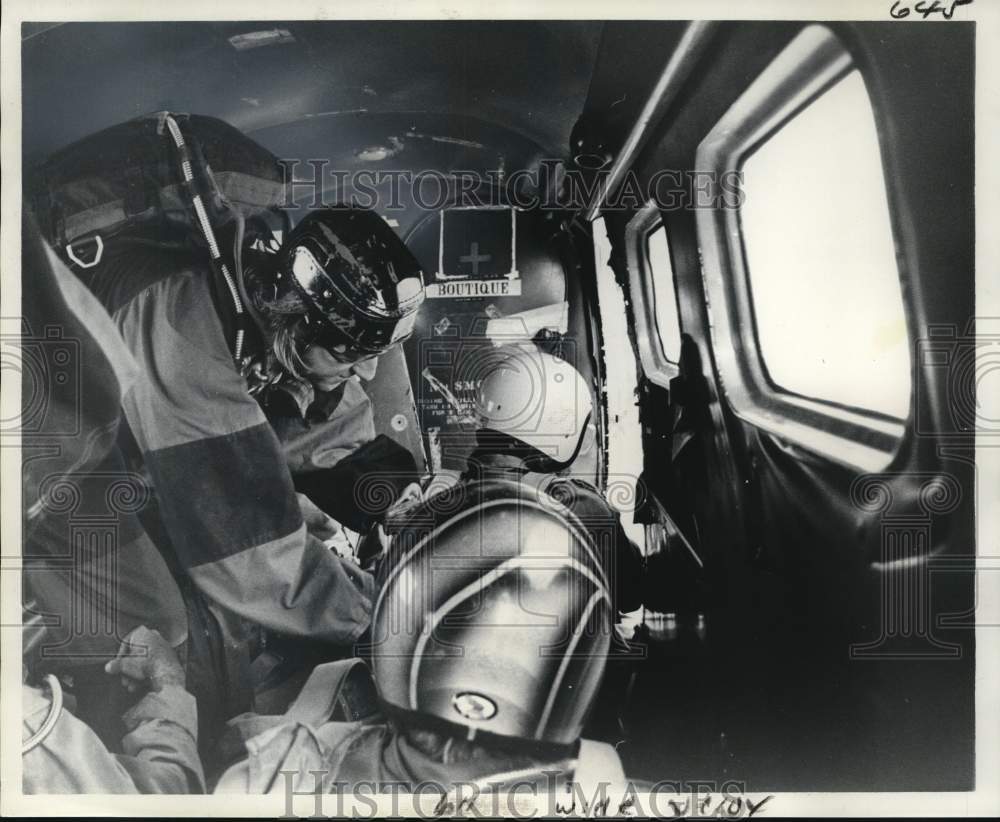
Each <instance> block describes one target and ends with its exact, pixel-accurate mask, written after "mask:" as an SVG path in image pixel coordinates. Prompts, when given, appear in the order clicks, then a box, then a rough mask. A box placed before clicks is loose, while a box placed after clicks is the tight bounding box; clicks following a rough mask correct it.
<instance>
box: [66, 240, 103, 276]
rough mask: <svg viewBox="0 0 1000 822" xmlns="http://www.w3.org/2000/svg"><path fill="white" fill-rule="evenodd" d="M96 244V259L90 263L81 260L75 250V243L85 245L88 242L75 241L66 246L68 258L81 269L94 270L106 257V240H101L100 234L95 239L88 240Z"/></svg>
mask: <svg viewBox="0 0 1000 822" xmlns="http://www.w3.org/2000/svg"><path fill="white" fill-rule="evenodd" d="M88 239H90V240H93V242H94V257H93V259H92V260H90V261H89V262H86V261H85V260H81V259H80V258H79V257H78V256H77V253H76V250H75V249H74V248H73V245H74V244H75V243H80V244H81V245H82V243H85V242H86V240H74V241H73V242H72V243H67V244H66V256H67V257H69V258H70V259H71V260H72V261H73V262H74V263H76V264H77V265H78V266H80V268H93V267H94V266H95V265H98V264H99V263H100V262H101V258H102V257H103V256H104V240H102V239H101V235H100V234H95V235H94V236H93V237H90V238H88Z"/></svg>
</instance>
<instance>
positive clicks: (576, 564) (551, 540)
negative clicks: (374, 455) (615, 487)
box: [371, 479, 613, 748]
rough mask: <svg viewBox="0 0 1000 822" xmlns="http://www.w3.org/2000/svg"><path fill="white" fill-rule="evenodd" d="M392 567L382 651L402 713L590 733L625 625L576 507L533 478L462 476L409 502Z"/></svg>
mask: <svg viewBox="0 0 1000 822" xmlns="http://www.w3.org/2000/svg"><path fill="white" fill-rule="evenodd" d="M382 569H383V571H382V575H383V577H384V581H383V585H382V587H381V591H380V594H379V597H378V601H377V602H376V605H375V610H374V614H373V617H372V646H371V649H372V654H371V656H372V664H373V668H374V673H375V681H376V684H377V687H378V691H379V697H380V701H381V703H382V706H383V709H384V710H385V711H386V712H387V713H388V714H389V715H390V716H395V717H397V718H398V719H400V720H402V721H403V722H404V723H407V724H414V725H418V726H419V725H421V724H423V725H425V726H426V725H430V726H432V727H433V726H443V727H442V728H441V730H444V731H447V732H450V733H451V734H453V735H460V736H462V737H464V738H466V739H469V740H473V739H478V740H480V741H481V742H483V743H486V742H488V741H489V739H490V738H497V740H498V741H502V742H505V743H507V744H510V743H512V742H513V743H515V744H517V743H527V744H529V745H531V746H533V747H543V748H562V747H566V746H572V745H573V744H575V743H576V742H577V741H578V740H579V738H580V734H581V732H582V730H583V726H584V722H585V720H586V718H587V714H588V713H589V711H590V709H591V707H592V705H593V702H594V700H595V697H596V695H597V691H598V687H599V685H600V682H601V679H602V676H603V673H604V668H605V663H606V660H607V654H608V650H609V646H610V641H611V633H612V630H613V625H612V612H611V598H610V595H609V593H608V583H607V578H606V576H605V573H604V570H603V567H602V564H601V562H600V560H599V558H598V554H597V551H596V550H595V547H594V544H593V541H592V539H591V537H590V535H589V534H588V533H587V531H586V529H585V528H584V527H583V525H582V524H581V523H580V521H579V520H577V519H576V518H575V517H574V515H573V514H572V513H570V511H569V510H567V509H566V508H564V507H563V506H562V505H561V504H560V503H559V502H557V501H556V500H554V499H553V498H551V497H549V496H548V495H546V494H545V493H544V492H542V491H539V490H537V489H535V488H532V487H531V486H528V485H526V484H523V483H518V482H513V481H510V480H505V479H492V480H486V481H481V482H472V483H461V484H459V485H458V486H454V487H452V488H450V489H449V490H446V491H443V492H442V493H440V494H437V495H432V496H431V497H430V498H429V499H427V500H425V501H424V502H423V503H421V504H420V505H418V506H416V507H415V508H414V509H413V510H412V512H411V513H409V514H408V516H407V517H406V523H405V524H404V525H403V527H401V528H400V529H399V533H398V534H397V536H396V537H395V539H394V541H393V543H392V545H391V546H390V550H389V552H388V554H387V561H386V562H384V563H383V565H382Z"/></svg>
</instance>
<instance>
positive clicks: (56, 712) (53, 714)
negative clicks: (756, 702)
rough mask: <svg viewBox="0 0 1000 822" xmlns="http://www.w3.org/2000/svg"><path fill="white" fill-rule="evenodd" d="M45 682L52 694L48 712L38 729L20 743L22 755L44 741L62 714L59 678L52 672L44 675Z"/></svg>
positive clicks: (61, 693)
mask: <svg viewBox="0 0 1000 822" xmlns="http://www.w3.org/2000/svg"><path fill="white" fill-rule="evenodd" d="M45 684H46V685H48V686H49V692H50V693H51V694H52V702H51V704H50V705H49V712H48V714H46V716H45V721H44V722H42V724H41V725H40V726H39V727H38V730H37V731H35V732H34V733H33V734H32V735H31V736H29V737H28V738H27V739H26V740H24V742H22V743H21V756H24V755H25V754H26V753H27V752H28V751H30V750H31V749H32V748H37V747H38V746H39V745H40V744H41V743H42V742H43V741H44V739H45V737H47V736H48V735H49V734H50V733H52V729H53V728H55V726H56V722H58V721H59V716H60V714H62V709H63V692H62V685H60V684H59V680H58V679H57V678H56V677H55V676H54V675H53V674H46V675H45Z"/></svg>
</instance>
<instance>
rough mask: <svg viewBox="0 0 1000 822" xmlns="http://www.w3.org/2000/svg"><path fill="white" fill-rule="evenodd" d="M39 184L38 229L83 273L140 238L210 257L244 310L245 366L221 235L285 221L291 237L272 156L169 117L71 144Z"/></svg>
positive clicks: (222, 131) (36, 176)
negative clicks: (156, 237)
mask: <svg viewBox="0 0 1000 822" xmlns="http://www.w3.org/2000/svg"><path fill="white" fill-rule="evenodd" d="M31 181H32V182H31V184H30V187H29V189H28V192H27V198H28V201H29V202H30V203H31V206H32V210H33V211H34V213H35V215H36V219H37V221H38V225H39V228H40V229H41V231H42V233H43V235H44V236H45V237H46V239H47V240H48V241H49V242H50V243H51V244H52V245H53V246H54V247H55V248H56V249H57V250H58V251H59V253H60V255H61V256H62V257H63V259H64V260H65V261H66V263H67V264H68V265H69V266H70V267H71V268H74V269H76V270H81V269H89V268H94V267H96V266H98V265H99V264H100V262H101V259H102V257H103V255H104V249H105V246H106V245H107V244H109V243H114V242H115V240H116V238H118V237H123V236H129V235H134V234H137V233H141V232H145V233H147V234H148V233H149V232H150V231H153V232H162V233H163V234H164V236H168V235H169V236H177V234H178V233H181V234H182V235H186V237H187V238H188V239H190V240H191V241H192V242H193V243H194V244H195V245H196V246H199V247H203V248H205V249H206V251H207V253H208V256H209V258H210V261H211V265H212V268H213V270H215V272H216V273H217V274H218V275H219V276H220V277H221V278H222V279H223V280H224V281H225V285H226V289H227V290H228V291H229V293H230V294H231V296H232V299H233V304H234V306H235V308H236V315H237V320H238V330H237V337H236V340H235V343H234V346H233V350H234V356H235V358H236V359H237V360H239V358H240V354H241V349H242V338H243V315H244V310H243V305H242V301H241V299H240V295H239V292H238V289H237V287H236V284H235V280H234V279H233V276H232V273H231V272H230V270H229V264H227V262H226V261H225V259H224V258H223V257H222V254H221V252H220V250H219V246H218V242H217V240H216V236H215V233H216V228H217V227H218V226H221V225H222V224H224V223H226V222H229V221H231V220H233V219H240V220H246V219H249V218H252V217H257V216H266V217H268V218H270V221H271V222H273V221H274V218H275V215H277V218H278V219H279V220H281V221H282V222H283V225H282V227H284V228H286V229H287V218H286V217H285V215H284V213H283V212H281V211H280V208H281V207H282V206H283V205H284V204H285V202H286V189H287V187H286V184H285V175H284V169H283V168H282V166H281V164H280V163H279V162H278V159H277V158H276V157H275V156H274V155H273V154H272V153H271V152H269V151H268V150H267V149H265V148H264V147H263V146H261V145H259V144H258V143H256V142H254V141H253V140H251V139H250V138H249V137H247V136H246V135H245V134H243V133H242V132H241V131H239V130H238V129H236V128H234V127H233V126H231V125H229V124H228V123H225V122H224V121H222V120H219V119H217V118H215V117H206V116H201V115H195V114H173V113H170V112H166V111H161V112H156V113H154V114H147V115H143V116H141V117H137V118H135V119H134V120H129V121H127V122H125V123H121V124H119V125H116V126H112V127H110V128H107V129H104V130H103V131H100V132H97V133H96V134H93V135H91V136H89V137H85V138H84V139H82V140H80V141H78V142H76V143H73V144H72V145H70V146H68V147H66V148H64V149H63V150H62V151H59V152H57V153H56V154H54V155H52V156H51V157H50V158H49V159H48V160H46V161H45V163H43V164H42V165H41V167H39V168H38V169H36V170H35V171H34V173H33V174H32V176H31Z"/></svg>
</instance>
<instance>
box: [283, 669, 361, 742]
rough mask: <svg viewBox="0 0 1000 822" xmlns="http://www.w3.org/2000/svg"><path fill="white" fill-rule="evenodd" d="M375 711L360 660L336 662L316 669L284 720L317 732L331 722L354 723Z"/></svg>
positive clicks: (286, 712)
mask: <svg viewBox="0 0 1000 822" xmlns="http://www.w3.org/2000/svg"><path fill="white" fill-rule="evenodd" d="M377 710H378V696H377V693H376V690H375V681H374V680H373V679H372V675H371V671H370V670H369V668H368V666H367V665H366V664H365V662H364V661H363V660H361V659H339V660H337V661H336V662H326V663H324V664H322V665H317V666H316V667H315V668H314V669H313V672H312V673H311V674H309V679H307V680H306V684H305V685H303V686H302V690H301V691H300V692H299V695H298V696H297V697H296V698H295V701H294V702H293V703H292V704H291V705H290V706H289V708H288V710H287V711H285V719H287V720H291V721H294V722H301V723H302V724H303V725H309V726H310V727H313V728H318V727H319V726H320V725H322V724H323V723H325V722H329V721H330V720H331V719H333V720H335V721H340V722H356V721H358V720H360V719H364V718H365V717H368V716H371V715H372V714H373V713H375V712H376V711H377Z"/></svg>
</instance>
